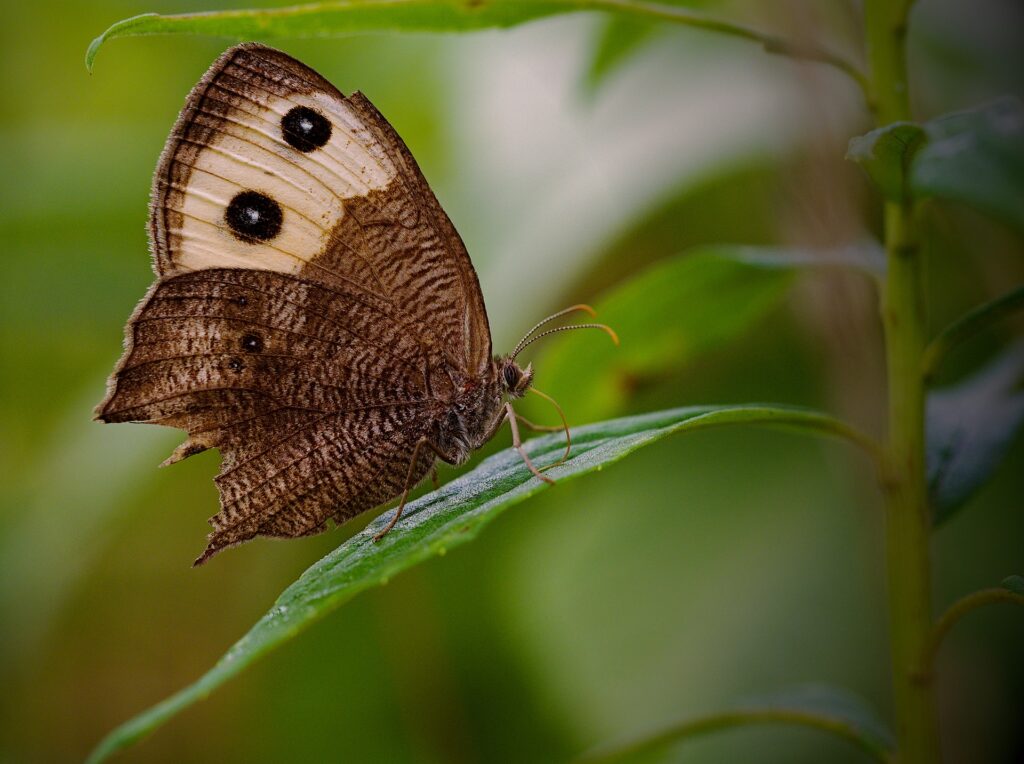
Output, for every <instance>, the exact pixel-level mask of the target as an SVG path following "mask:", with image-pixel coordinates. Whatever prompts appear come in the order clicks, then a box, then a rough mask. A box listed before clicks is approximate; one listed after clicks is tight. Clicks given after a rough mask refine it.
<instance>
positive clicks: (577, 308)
mask: <svg viewBox="0 0 1024 764" xmlns="http://www.w3.org/2000/svg"><path fill="white" fill-rule="evenodd" d="M577 311H583V312H584V313H589V314H590V317H591V318H593V317H594V316H596V315H597V311H595V310H594V309H593V308H591V307H590V306H589V305H583V304H582V303H581V304H579V305H572V306H571V307H568V308H566V309H565V310H560V311H558V312H557V313H552V314H551V315H550V316H548V317H547V318H545V319H543V320H541V321H538V322H537V323H536V324H534V325H533V328H532V329H530V331H528V332H527V333H526V334H525V335H523V338H522V339H521V340H519V344H518V345H516V349H515V350H514V351H513V352H512V357H513V358H515V357H516V353H518V352H519V351H520V350H522V349H523V348H524V347H525V345H524V343H525V342H526V341H527V340H528V339H530V335H531V334H533V333H534V332H535V331H537V330H538V329H540V328H541V327H542V326H544V324H547V323H550V322H551V321H554V320H555V319H556V318H561V317H562V316H567V315H569V314H570V313H575V312H577Z"/></svg>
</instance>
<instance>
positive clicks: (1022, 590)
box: [1002, 575, 1024, 595]
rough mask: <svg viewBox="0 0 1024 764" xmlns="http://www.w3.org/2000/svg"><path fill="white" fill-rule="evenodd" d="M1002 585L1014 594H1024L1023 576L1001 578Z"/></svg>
mask: <svg viewBox="0 0 1024 764" xmlns="http://www.w3.org/2000/svg"><path fill="white" fill-rule="evenodd" d="M1002 586H1003V588H1004V589H1008V590H1009V591H1011V592H1013V593H1014V594H1020V595H1024V576H1017V575H1013V576H1007V577H1006V578H1004V579H1003V583H1002Z"/></svg>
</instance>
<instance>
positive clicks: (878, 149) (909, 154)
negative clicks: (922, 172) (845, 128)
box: [846, 122, 926, 202]
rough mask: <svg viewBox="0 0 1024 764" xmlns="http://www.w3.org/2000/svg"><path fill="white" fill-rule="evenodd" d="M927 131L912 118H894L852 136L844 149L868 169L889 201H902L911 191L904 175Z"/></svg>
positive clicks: (852, 158)
mask: <svg viewBox="0 0 1024 764" xmlns="http://www.w3.org/2000/svg"><path fill="white" fill-rule="evenodd" d="M925 141H926V133H925V131H924V129H923V128H922V127H921V126H920V125H915V124H913V123H912V122H896V123H894V124H891V125H886V126H885V127H880V128H878V129H877V130H872V131H871V132H870V133H867V134H866V135H861V136H859V137H857V138H853V139H852V140H851V141H850V145H849V148H848V149H847V151H846V158H847V159H851V160H853V161H854V162H856V163H857V164H859V165H860V166H861V167H863V168H864V171H865V172H867V174H868V177H870V178H871V180H872V181H874V183H875V185H876V186H878V189H879V191H881V193H882V196H884V197H885V198H886V199H888V200H889V201H893V202H902V201H905V200H906V199H907V198H908V197H909V195H910V193H909V187H908V183H907V176H908V174H909V170H910V163H911V160H913V158H914V155H915V154H916V152H917V151H918V150H920V148H921V147H922V146H923V145H924V143H925Z"/></svg>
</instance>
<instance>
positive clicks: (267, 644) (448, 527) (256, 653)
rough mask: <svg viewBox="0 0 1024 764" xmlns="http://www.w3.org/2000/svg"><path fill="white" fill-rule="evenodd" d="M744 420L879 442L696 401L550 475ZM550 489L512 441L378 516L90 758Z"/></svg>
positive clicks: (551, 445) (639, 421)
mask: <svg viewBox="0 0 1024 764" xmlns="http://www.w3.org/2000/svg"><path fill="white" fill-rule="evenodd" d="M736 424H760V425H767V426H770V427H775V428H781V429H789V430H797V431H804V432H813V433H817V434H822V435H829V436H834V437H840V438H846V439H847V440H850V441H853V442H856V443H858V444H859V445H861V446H862V447H866V448H868V449H871V448H873V446H872V445H871V444H870V442H869V441H867V440H866V439H865V438H864V437H863V436H862V435H860V434H859V433H857V432H856V431H854V430H852V429H851V428H850V427H848V426H847V425H845V424H843V423H842V422H839V421H837V420H835V419H832V418H831V417H828V416H826V415H824V414H820V413H817V412H814V411H809V410H806V409H799V408H790V407H777V406H764V405H748V406H695V407H689V408H681V409H671V410H668V411H660V412H656V413H652V414H646V415H642V416H634V417H627V418H624V419H616V420H611V421H607V422H602V423H599V424H593V425H589V426H587V427H581V428H579V429H578V430H575V431H574V433H573V451H572V455H571V457H570V458H569V460H568V461H566V462H565V463H564V464H562V465H560V466H557V467H554V468H552V469H551V470H550V471H549V472H548V473H547V474H549V475H550V476H551V477H553V478H555V479H556V480H559V481H563V480H568V479H570V478H573V477H576V476H578V475H583V474H586V473H588V472H592V471H594V470H600V469H602V468H603V467H605V466H607V465H609V464H612V463H614V462H616V461H618V460H620V459H622V458H623V457H624V456H626V455H627V454H629V453H631V452H632V451H635V450H636V449H638V448H640V447H641V446H645V445H647V444H649V443H653V442H655V441H657V440H660V439H661V438H664V437H665V436H667V435H671V434H673V433H678V432H683V431H687V430H698V429H703V428H708V427H716V426H724V425H736ZM563 443H564V441H563V437H562V435H561V434H556V435H551V436H545V437H542V438H537V439H535V440H532V441H530V442H529V443H528V451H529V453H530V456H531V458H532V459H533V460H534V461H535V462H536V463H537V464H538V465H549V464H552V463H553V462H555V461H557V459H558V458H559V457H560V455H561V453H562V451H563ZM545 487H546V485H545V484H544V483H542V482H541V481H539V480H537V479H536V478H534V477H533V476H532V475H531V474H530V473H529V472H528V471H527V469H526V468H525V467H524V466H523V464H522V461H521V459H520V458H519V455H518V454H516V453H515V452H513V451H512V450H511V449H506V450H504V451H502V452H500V453H498V454H496V455H494V456H492V457H490V458H488V459H486V460H484V461H483V462H481V463H480V465H479V466H478V467H476V469H474V470H472V471H471V472H469V473H467V474H465V475H463V476H461V477H459V478H457V479H455V480H453V481H452V482H450V483H448V484H447V485H445V486H442V487H441V488H439V489H438V490H436V491H434V492H432V493H430V494H428V495H426V496H424V497H422V498H420V499H418V500H416V501H414V502H411V503H410V504H409V505H408V506H407V507H406V510H405V515H404V516H403V518H402V520H401V522H400V523H398V525H396V526H395V528H394V529H393V530H392V531H391V532H390V533H389V534H388V535H387V536H385V537H384V538H383V540H382V541H381V542H380V543H377V544H375V543H374V542H373V540H372V539H373V535H374V534H375V533H376V532H378V531H379V530H380V529H381V528H383V526H384V523H385V522H386V520H387V518H386V517H384V516H381V517H378V518H377V519H376V520H374V521H373V522H372V523H370V525H369V526H368V527H367V528H366V529H364V530H363V531H362V532H360V533H358V534H356V535H355V536H353V537H352V538H351V539H349V540H348V541H346V542H345V543H343V544H342V545H341V546H339V547H338V548H337V549H335V550H334V551H333V552H331V553H330V554H328V555H327V556H326V557H324V558H323V559H322V560H320V561H319V562H317V563H316V564H314V565H313V566H312V567H310V568H309V569H308V570H307V571H306V572H305V573H303V574H302V576H300V577H299V579H298V580H297V581H296V582H295V583H294V584H292V585H291V586H289V587H288V588H287V589H285V591H284V592H283V593H282V594H281V596H280V597H279V598H278V599H277V601H276V602H275V603H274V606H273V607H272V608H271V609H270V611H269V612H268V613H267V614H266V615H264V616H263V617H262V618H261V619H260V620H259V621H258V622H257V623H256V624H255V625H254V626H253V627H252V629H250V630H249V632H248V633H247V634H246V635H245V636H243V637H242V638H241V639H240V640H239V641H238V642H236V643H235V644H234V645H233V646H232V647H231V649H230V650H228V652H227V653H226V654H225V655H224V657H222V658H221V659H220V661H218V663H217V664H216V665H215V666H214V667H213V668H212V669H210V670H209V671H208V672H207V673H206V674H204V675H203V676H202V677H201V678H200V679H199V680H198V681H197V682H195V683H194V684H192V685H190V686H188V687H186V688H185V689H183V690H181V691H180V692H178V693H177V694H175V695H173V696H171V697H169V698H167V699H166V700H164V701H162V702H161V703H158V704H157V705H155V706H153V707H152V708H150V709H149V710H148V711H146V712H144V713H142V714H141V715H139V716H137V717H135V718H134V719H132V720H130V721H128V722H127V723H125V724H123V725H122V726H120V727H118V728H117V729H116V730H114V731H113V732H112V733H111V734H110V735H108V736H107V737H106V738H105V739H104V740H102V741H101V742H100V744H99V745H98V746H97V747H96V749H95V750H94V751H93V752H92V755H91V756H90V758H89V761H90V762H99V761H102V760H104V759H106V758H107V757H108V756H110V755H111V754H112V753H114V752H116V751H118V750H121V749H123V748H126V747H127V746H129V745H131V744H132V743H134V742H136V741H137V740H139V739H140V738H142V737H144V736H145V735H147V734H148V733H150V732H152V731H153V730H155V729H156V728H157V727H159V726H160V725H162V724H164V723H165V722H166V721H167V720H168V719H170V718H171V717H173V716H174V715H175V714H177V713H178V712H179V711H181V710H183V709H185V708H187V707H188V706H190V705H191V704H193V703H195V702H196V701H197V700H201V699H203V698H205V697H206V696H207V695H209V694H210V692H212V691H213V690H214V689H216V688H217V687H219V686H220V685H221V684H223V683H224V682H226V681H227V680H228V679H230V678H232V677H234V676H236V675H237V674H239V673H240V672H242V671H243V670H245V669H246V668H248V667H249V666H250V665H252V663H253V662H254V661H256V660H257V659H258V658H260V657H262V656H263V655H265V654H266V653H267V652H269V651H270V650H273V649H274V648H275V647H278V646H280V645H281V644H282V643H284V642H287V641H288V640H290V639H292V638H293V637H295V636H296V635H297V634H299V632H301V631H302V630H303V629H305V628H307V627H308V626H309V625H310V624H312V623H313V622H315V621H316V620H317V619H319V618H322V617H323V616H325V615H326V614H327V613H329V612H331V611H332V610H334V609H335V608H337V607H338V606H339V605H341V604H342V603H344V602H346V601H347V600H348V599H350V598H351V597H353V596H354V595H356V594H357V593H359V592H361V591H363V590H365V589H368V588H370V587H374V586H378V585H380V584H384V583H387V581H388V579H389V578H390V577H391V576H394V575H396V574H397V573H400V572H401V571H403V570H405V569H407V568H409V567H411V566H412V565H415V564H416V563H419V562H422V561H423V560H426V559H428V558H431V557H434V556H436V555H441V554H444V553H445V552H446V551H447V550H449V549H452V548H454V547H456V546H458V545H459V544H464V543H465V542H467V541H469V540H470V539H472V538H474V537H475V536H476V535H477V533H479V532H480V529H481V528H483V527H484V526H485V525H486V524H487V523H488V522H490V521H491V520H493V519H494V518H495V517H497V516H498V514H500V513H501V512H502V511H503V510H505V509H507V508H508V507H510V506H512V505H514V504H517V503H519V502H521V501H523V500H524V499H526V498H527V497H529V496H532V495H533V494H535V493H537V492H539V491H541V490H544V489H545ZM387 514H390V513H387Z"/></svg>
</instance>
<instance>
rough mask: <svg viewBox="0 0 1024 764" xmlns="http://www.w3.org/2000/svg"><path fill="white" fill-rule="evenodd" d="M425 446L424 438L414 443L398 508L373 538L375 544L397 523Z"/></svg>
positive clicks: (425, 440)
mask: <svg viewBox="0 0 1024 764" xmlns="http://www.w3.org/2000/svg"><path fill="white" fill-rule="evenodd" d="M425 445H427V439H426V438H420V439H419V440H417V441H416V446H415V448H413V450H412V459H410V460H409V471H408V472H406V473H405V488H404V489H402V498H401V499H399V500H398V508H397V509H396V510H395V514H394V517H392V518H391V521H390V522H389V523H388V524H387V525H386V526H385V527H384V530H382V531H381V532H380V533H378V534H377V535H376V536H374V537H373V540H374V542H375V543H376V542H377V541H380V540H381V539H382V538H384V536H386V535H387V532H388V531H390V530H391V529H392V528H394V527H395V523H397V522H398V520H399V518H400V517H401V516H402V510H403V509H405V500H406V499H408V498H409V489H410V488H412V485H411V483H412V475H413V470H414V469H416V460H417V459H419V456H420V449H421V448H423V446H425Z"/></svg>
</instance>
